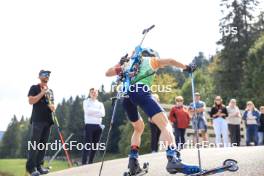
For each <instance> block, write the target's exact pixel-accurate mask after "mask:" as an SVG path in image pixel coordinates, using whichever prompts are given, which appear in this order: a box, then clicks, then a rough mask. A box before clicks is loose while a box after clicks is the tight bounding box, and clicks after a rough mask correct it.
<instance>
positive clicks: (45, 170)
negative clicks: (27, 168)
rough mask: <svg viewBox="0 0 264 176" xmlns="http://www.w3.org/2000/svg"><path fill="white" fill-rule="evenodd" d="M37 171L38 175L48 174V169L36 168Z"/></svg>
mask: <svg viewBox="0 0 264 176" xmlns="http://www.w3.org/2000/svg"><path fill="white" fill-rule="evenodd" d="M37 170H38V172H39V173H40V175H44V174H48V173H49V169H47V168H43V167H41V166H39V167H37Z"/></svg>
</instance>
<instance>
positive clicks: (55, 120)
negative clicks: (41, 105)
mask: <svg viewBox="0 0 264 176" xmlns="http://www.w3.org/2000/svg"><path fill="white" fill-rule="evenodd" d="M51 94H53V93H52V91H47V93H46V97H47V99H48V104H49V105H51V104H52V101H51V96H52V95H51ZM52 119H53V121H54V122H55V124H56V126H57V131H58V134H59V137H60V140H61V143H62V146H63V150H64V153H65V156H66V159H67V161H68V166H69V167H72V162H71V158H70V155H69V153H68V150H66V149H65V148H64V147H65V141H64V138H63V135H62V130H61V128H60V124H59V121H58V118H57V116H56V113H55V112H53V111H52Z"/></svg>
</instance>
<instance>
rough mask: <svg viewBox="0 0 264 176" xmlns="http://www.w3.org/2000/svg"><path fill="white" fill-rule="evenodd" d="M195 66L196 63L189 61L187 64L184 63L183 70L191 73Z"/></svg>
mask: <svg viewBox="0 0 264 176" xmlns="http://www.w3.org/2000/svg"><path fill="white" fill-rule="evenodd" d="M196 68H197V65H196V64H195V63H190V64H189V65H186V68H185V69H184V70H183V71H186V72H188V73H193V72H194V71H195V70H196Z"/></svg>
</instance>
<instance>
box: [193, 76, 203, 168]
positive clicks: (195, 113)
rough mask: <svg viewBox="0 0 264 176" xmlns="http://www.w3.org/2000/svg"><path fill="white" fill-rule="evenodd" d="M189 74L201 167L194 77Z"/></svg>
mask: <svg viewBox="0 0 264 176" xmlns="http://www.w3.org/2000/svg"><path fill="white" fill-rule="evenodd" d="M190 76H191V82H192V98H193V108H194V119H195V127H194V128H195V132H194V133H195V137H196V144H197V151H198V162H199V167H200V169H202V163H201V153H200V144H199V134H198V117H197V112H196V104H195V98H194V97H195V96H194V78H193V73H190Z"/></svg>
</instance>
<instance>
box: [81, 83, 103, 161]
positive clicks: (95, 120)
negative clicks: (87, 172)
mask: <svg viewBox="0 0 264 176" xmlns="http://www.w3.org/2000/svg"><path fill="white" fill-rule="evenodd" d="M97 97H98V90H97V89H95V88H91V89H90V91H89V98H88V99H86V100H84V101H83V110H84V121H85V139H84V144H85V147H84V150H83V156H82V164H83V165H84V164H87V157H88V156H89V159H88V164H92V163H93V159H94V156H95V153H96V150H97V149H98V148H99V144H98V142H99V140H100V137H101V134H102V125H101V124H102V117H104V116H105V108H104V105H103V103H101V102H99V101H98V100H97Z"/></svg>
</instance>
